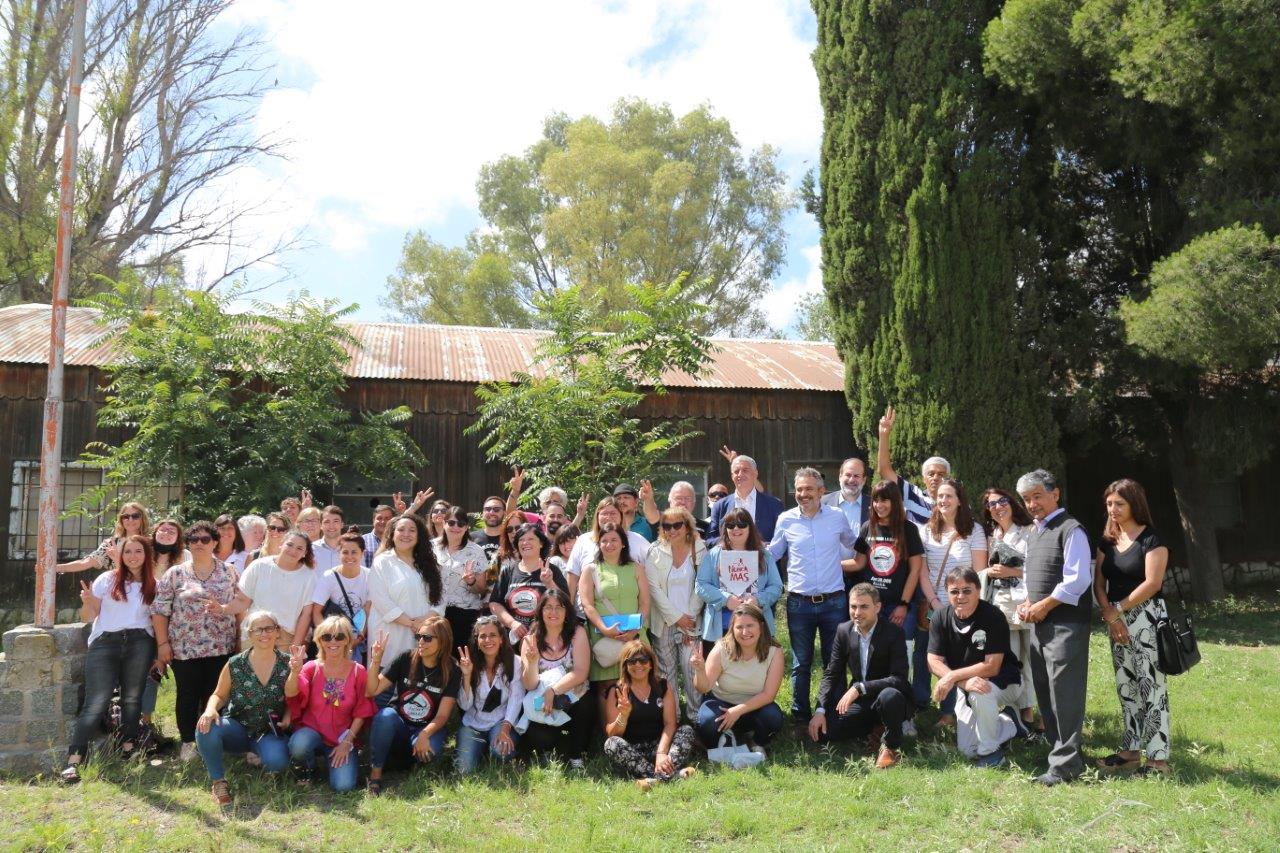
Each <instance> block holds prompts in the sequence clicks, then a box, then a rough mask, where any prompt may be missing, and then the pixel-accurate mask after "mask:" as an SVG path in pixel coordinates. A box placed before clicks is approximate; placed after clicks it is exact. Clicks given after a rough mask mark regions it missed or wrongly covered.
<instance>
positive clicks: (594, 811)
mask: <svg viewBox="0 0 1280 853" xmlns="http://www.w3.org/2000/svg"><path fill="white" fill-rule="evenodd" d="M1199 634H1200V635H1201V637H1202V640H1201V648H1202V650H1203V652H1204V660H1203V661H1202V662H1201V664H1200V665H1199V666H1198V667H1196V669H1194V670H1193V671H1192V672H1191V673H1189V674H1187V675H1184V676H1180V677H1178V678H1174V679H1171V685H1170V693H1171V700H1170V701H1171V706H1172V714H1173V743H1174V751H1173V756H1172V763H1173V766H1174V769H1175V775H1174V777H1173V778H1172V779H1168V780H1158V779H1140V778H1128V779H1111V778H1106V779H1104V778H1098V777H1097V776H1095V775H1093V774H1090V775H1089V776H1088V777H1086V779H1084V780H1082V781H1080V782H1078V783H1077V784H1073V785H1067V786H1059V787H1057V788H1054V789H1052V790H1045V789H1042V788H1040V787H1038V786H1034V785H1032V784H1030V783H1029V782H1028V779H1029V777H1030V776H1031V775H1032V774H1033V773H1038V772H1041V771H1042V770H1043V766H1044V752H1045V750H1044V749H1043V748H1030V747H1020V748H1016V749H1014V750H1013V752H1012V753H1011V758H1012V760H1013V762H1014V766H1013V767H1012V768H1010V769H1001V770H975V769H973V768H971V767H969V766H967V765H966V762H964V761H963V760H962V759H961V758H959V757H958V755H957V754H956V752H955V750H954V743H952V742H947V741H944V740H942V739H940V737H937V736H935V735H934V733H933V729H932V725H931V723H932V715H930V716H929V717H925V718H924V719H923V721H922V722H923V723H924V724H923V725H921V726H920V728H921V738H920V739H919V740H918V741H908V745H907V749H906V762H905V763H904V764H903V765H902V766H900V767H898V768H895V769H894V770H891V771H888V772H877V771H874V770H873V769H872V766H871V760H872V756H871V754H870V752H869V751H867V752H864V751H861V750H860V749H858V748H853V747H839V748H831V749H822V750H818V749H814V748H813V747H811V746H805V745H802V744H801V743H800V741H799V740H798V739H797V738H795V737H793V736H792V735H791V734H790V732H789V731H788V732H787V733H784V735H783V736H782V737H781V738H780V739H779V740H778V741H775V744H774V748H773V749H772V750H771V751H770V760H769V761H768V762H767V763H766V764H765V765H763V766H762V767H761V768H759V769H756V770H750V771H741V772H735V771H723V770H713V769H708V768H707V767H706V765H705V763H704V764H703V765H702V769H703V771H704V772H703V773H701V774H700V775H698V776H697V777H695V778H694V779H693V780H690V781H688V782H684V783H679V784H673V785H669V786H665V787H663V788H660V789H658V790H655V791H653V792H651V793H649V794H643V793H641V792H640V791H638V790H636V789H635V788H634V787H633V786H632V785H631V784H629V783H626V782H622V781H619V780H615V779H614V778H613V777H612V776H611V775H610V774H609V770H608V767H607V766H606V764H605V763H604V761H603V759H601V758H598V757H597V758H596V759H595V760H593V761H592V762H590V763H589V765H590V773H589V774H588V776H587V777H585V778H566V777H565V776H564V774H563V773H562V772H561V771H560V770H559V769H558V768H557V767H533V768H529V769H513V770H502V771H489V772H486V773H481V774H478V775H476V776H475V777H472V778H471V779H469V780H468V781H465V782H459V781H457V780H456V779H455V778H454V777H453V776H452V775H451V774H450V773H447V772H444V769H443V768H440V769H431V770H420V771H418V772H416V773H412V774H408V775H399V776H394V777H392V776H389V780H390V782H391V784H390V785H389V786H388V788H387V790H386V793H385V794H384V796H383V797H382V798H381V799H377V800H374V799H370V798H367V797H365V796H364V794H363V793H355V794H350V795H345V796H338V795H334V794H331V793H330V792H328V791H327V790H325V789H324V788H323V787H321V788H320V789H318V790H317V789H306V790H299V789H298V788H296V787H295V786H294V785H293V784H291V783H290V782H289V781H287V780H286V779H270V778H268V777H265V776H263V775H262V774H261V773H260V772H259V771H256V770H253V769H251V768H248V767H246V766H244V765H243V763H242V762H241V761H239V760H238V759H235V758H232V759H231V760H230V761H229V765H228V771H229V773H228V778H229V780H230V782H231V784H232V789H233V791H234V793H235V795H236V804H235V806H234V807H233V808H232V809H230V810H229V811H228V812H227V813H225V814H223V813H220V811H219V809H218V808H217V807H216V805H215V804H214V802H213V799H212V798H211V797H210V795H209V791H208V787H207V783H206V780H205V776H204V773H203V767H202V766H201V765H200V764H198V763H197V764H195V765H192V766H189V767H186V768H183V767H181V766H179V765H178V764H177V762H176V760H175V759H174V758H172V757H169V758H167V759H166V760H165V761H164V762H159V763H157V764H156V765H154V766H149V765H133V766H129V767H127V768H126V767H123V766H121V765H120V764H118V763H114V764H113V763H106V764H104V765H102V766H100V767H90V768H89V769H88V770H86V772H85V780H84V782H83V783H82V784H80V785H79V786H77V787H74V788H63V787H60V786H59V785H58V784H56V783H55V782H52V781H48V780H37V781H36V782H34V783H31V784H21V783H15V782H4V783H0V795H2V796H3V799H4V803H5V809H4V812H5V814H4V820H3V823H0V848H3V849H54V848H59V849H60V848H74V849H89V850H99V849H106V850H168V849H201V850H203V849H209V850H223V849H227V850H230V849H235V850H243V849H273V850H291V851H292V850H298V851H302V850H314V849H316V848H317V847H321V846H323V847H330V848H333V849H337V850H365V849H370V850H372V849H384V850H386V849H407V848H409V847H411V846H413V847H419V848H451V849H452V848H460V847H464V846H465V847H468V848H472V849H485V850H487V849H506V850H510V849H528V848H537V849H550V848H557V849H569V850H573V849H578V848H582V849H589V850H594V849H600V848H609V849H612V850H633V849H634V850H650V849H659V848H666V849H680V848H682V847H706V848H729V847H737V848H741V847H742V846H744V845H751V846H752V847H756V848H769V849H780V848H790V849H813V848H832V849H834V848H842V849H848V848H853V847H870V848H874V849H910V850H915V849H930V850H952V849H965V848H970V849H978V848H992V847H1000V848H1031V849H1044V848H1053V849H1056V850H1076V849H1080V850H1099V849H1108V850H1135V849H1141V850H1156V849H1159V850H1175V849H1203V848H1213V849H1258V850H1262V849H1276V848H1277V847H1280V710H1277V707H1276V700H1277V699H1278V698H1280V600H1276V599H1271V598H1267V599H1261V598H1253V599H1248V600H1237V601H1229V602H1226V603H1225V604H1223V605H1220V606H1219V607H1217V608H1216V609H1215V610H1214V612H1213V613H1211V614H1206V616H1205V617H1204V618H1203V619H1202V620H1201V622H1200V623H1199ZM784 639H785V636H784ZM785 689H786V688H785V686H784V691H785ZM161 697H162V698H161V702H162V712H161V714H160V715H158V718H159V719H162V720H165V719H171V716H170V712H169V710H168V708H166V707H165V706H166V705H169V706H171V704H172V690H171V689H169V688H166V690H165V691H163V692H162V694H161ZM779 701H780V704H782V706H783V708H784V709H785V708H786V704H785V697H780V700H779ZM1088 708H1089V715H1088V719H1087V721H1086V728H1085V742H1086V747H1087V749H1088V750H1089V753H1090V756H1091V757H1097V756H1100V755H1105V754H1107V753H1109V752H1110V751H1111V750H1112V749H1114V748H1115V747H1116V746H1118V742H1119V736H1120V730H1119V726H1120V712H1119V705H1118V702H1117V699H1116V696H1115V682H1114V679H1113V676H1112V673H1111V664H1110V655H1109V650H1108V649H1107V647H1106V640H1105V637H1104V636H1103V635H1102V634H1101V633H1095V635H1094V637H1093V646H1092V657H1091V669H1090V675H1089V701H1088ZM169 730H170V731H172V725H171V724H170V725H169Z"/></svg>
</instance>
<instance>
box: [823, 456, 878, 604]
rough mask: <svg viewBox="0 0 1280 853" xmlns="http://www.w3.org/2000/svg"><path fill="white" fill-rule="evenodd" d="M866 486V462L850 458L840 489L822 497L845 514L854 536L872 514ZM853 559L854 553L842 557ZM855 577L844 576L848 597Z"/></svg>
mask: <svg viewBox="0 0 1280 853" xmlns="http://www.w3.org/2000/svg"><path fill="white" fill-rule="evenodd" d="M866 484H867V463H866V461H865V460H863V459H862V458H861V457H858V456H850V457H849V458H848V459H846V460H844V462H843V463H841V465H840V489H839V490H838V491H834V492H828V493H827V494H825V495H823V496H822V502H823V504H825V505H826V506H833V507H835V508H836V509H838V510H840V511H841V512H843V513H844V517H845V518H847V519H848V520H849V528H850V529H851V530H852V531H853V535H854V536H857V535H858V534H859V533H861V532H862V525H864V524H866V523H867V516H868V515H869V514H870V512H871V499H870V498H868V497H867V495H866V494H864V493H863V491H862V490H863V488H864V487H865V486H866ZM852 558H853V552H852V551H849V552H848V553H845V554H841V556H840V559H842V560H850V559H852ZM854 577H855V574H854V573H853V572H849V573H847V574H846V575H845V576H844V591H845V594H846V595H848V594H849V590H850V589H852V588H853V584H854Z"/></svg>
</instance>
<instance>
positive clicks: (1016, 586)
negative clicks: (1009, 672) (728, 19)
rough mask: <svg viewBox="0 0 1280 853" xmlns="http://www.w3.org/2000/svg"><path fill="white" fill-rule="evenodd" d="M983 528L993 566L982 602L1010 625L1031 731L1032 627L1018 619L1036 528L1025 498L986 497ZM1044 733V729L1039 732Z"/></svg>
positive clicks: (1022, 707) (984, 575)
mask: <svg viewBox="0 0 1280 853" xmlns="http://www.w3.org/2000/svg"><path fill="white" fill-rule="evenodd" d="M980 506H981V507H982V526H983V528H985V529H986V532H987V536H988V545H989V548H988V550H989V551H990V553H991V556H990V558H989V559H988V563H989V566H988V567H987V568H986V569H983V570H982V571H980V572H978V577H979V578H980V579H981V581H982V600H983V601H989V602H991V603H992V604H994V605H995V606H996V607H997V608H999V610H1000V612H1001V613H1003V614H1004V616H1005V619H1007V620H1008V622H1009V647H1010V650H1011V651H1012V652H1013V653H1014V654H1015V655H1016V656H1017V658H1018V660H1020V661H1021V662H1022V695H1021V697H1020V698H1019V700H1018V702H1017V707H1018V712H1019V713H1020V714H1021V715H1022V721H1023V722H1024V723H1026V724H1027V728H1028V729H1031V728H1033V723H1034V722H1035V710H1034V708H1035V698H1036V691H1035V685H1034V684H1033V683H1032V679H1031V626H1030V625H1028V624H1027V623H1025V622H1023V621H1022V617H1021V616H1019V615H1018V605H1019V604H1021V603H1022V602H1024V601H1026V600H1027V587H1026V584H1024V583H1023V582H1022V567H1023V564H1024V563H1025V562H1026V558H1027V544H1028V542H1029V539H1030V536H1031V533H1032V532H1033V531H1034V530H1035V524H1034V522H1033V521H1032V519H1031V513H1029V512H1027V508H1026V507H1025V506H1023V505H1022V498H1020V497H1018V496H1017V495H1014V494H1012V493H1010V492H1007V491H1005V490H1004V489H996V488H991V489H987V490H986V491H985V492H983V494H982V502H981V504H980ZM1038 731H1043V729H1038Z"/></svg>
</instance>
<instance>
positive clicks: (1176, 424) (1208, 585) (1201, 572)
mask: <svg viewBox="0 0 1280 853" xmlns="http://www.w3.org/2000/svg"><path fill="white" fill-rule="evenodd" d="M1169 475H1170V478H1171V479H1172V480H1173V494H1174V497H1175V498H1177V501H1178V515H1179V516H1180V517H1181V520H1182V536H1183V540H1184V542H1185V543H1186V546H1187V566H1188V568H1189V569H1190V570H1191V597H1192V599H1194V600H1195V601H1199V602H1211V601H1217V600H1218V599H1220V598H1222V597H1223V595H1224V593H1225V589H1224V586H1223V582H1222V564H1221V562H1220V561H1219V560H1218V535H1217V530H1216V529H1215V526H1214V523H1213V517H1212V513H1211V511H1210V508H1209V488H1208V481H1207V478H1206V477H1205V472H1204V469H1203V467H1202V463H1201V460H1200V458H1199V454H1198V453H1197V452H1196V450H1195V448H1194V447H1193V446H1192V444H1191V442H1190V441H1188V439H1187V435H1186V427H1185V421H1184V420H1183V417H1182V415H1181V414H1180V413H1179V414H1172V413H1171V416H1170V417H1169Z"/></svg>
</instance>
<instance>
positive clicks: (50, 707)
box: [27, 687, 62, 717]
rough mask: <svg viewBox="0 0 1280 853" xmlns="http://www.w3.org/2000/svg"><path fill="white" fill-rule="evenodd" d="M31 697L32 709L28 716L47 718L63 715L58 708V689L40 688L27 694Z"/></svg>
mask: <svg viewBox="0 0 1280 853" xmlns="http://www.w3.org/2000/svg"><path fill="white" fill-rule="evenodd" d="M27 695H28V696H30V697H31V700H30V701H31V708H30V710H29V711H28V714H29V715H30V716H32V717H46V716H52V715H54V714H60V713H62V709H61V708H60V707H59V706H58V689H57V688H56V687H40V688H37V689H36V690H32V691H29V692H28V693H27Z"/></svg>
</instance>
